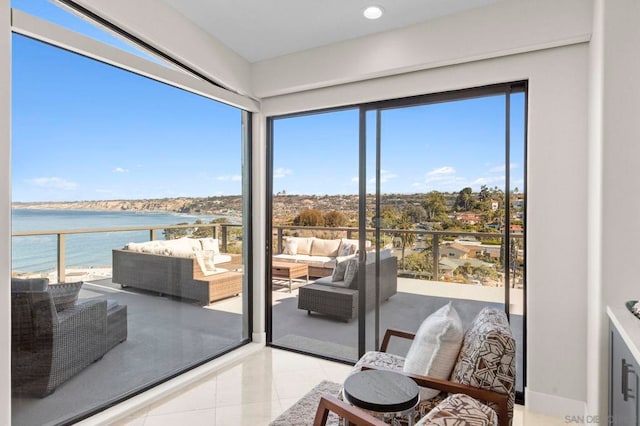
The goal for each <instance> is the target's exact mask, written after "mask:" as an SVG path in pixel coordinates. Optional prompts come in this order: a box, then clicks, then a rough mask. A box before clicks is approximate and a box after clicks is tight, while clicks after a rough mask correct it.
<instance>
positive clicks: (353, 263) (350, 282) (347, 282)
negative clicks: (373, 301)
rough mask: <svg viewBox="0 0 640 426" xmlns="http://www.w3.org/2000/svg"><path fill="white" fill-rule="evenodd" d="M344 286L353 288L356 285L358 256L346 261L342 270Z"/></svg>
mask: <svg viewBox="0 0 640 426" xmlns="http://www.w3.org/2000/svg"><path fill="white" fill-rule="evenodd" d="M344 286H345V287H348V288H351V289H354V288H356V287H357V286H358V258H357V257H353V258H351V259H349V260H348V261H347V269H346V270H345V271H344Z"/></svg>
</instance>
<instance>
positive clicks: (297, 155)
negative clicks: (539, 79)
mask: <svg viewBox="0 0 640 426" xmlns="http://www.w3.org/2000/svg"><path fill="white" fill-rule="evenodd" d="M504 117H505V97H504V96H492V97H485V98H476V99H468V100H461V101H456V102H446V103H438V104H433V105H423V106H417V107H410V108H399V109H390V110H384V111H382V114H381V129H382V133H381V140H382V147H381V189H382V192H386V193H415V192H429V191H433V190H437V191H442V192H457V191H459V190H461V189H462V188H464V187H466V186H470V187H472V188H473V189H474V190H476V191H477V190H479V189H480V187H481V185H487V186H489V187H491V188H492V187H494V186H498V187H499V188H504V185H505V158H504V155H505V154H504V129H505V127H504ZM511 117H512V120H511V139H512V140H511V161H510V163H511V187H512V188H514V187H518V189H519V190H520V191H522V189H523V181H524V167H523V164H524V151H523V145H524V144H523V134H524V130H523V129H524V94H515V95H512V98H511ZM274 139H275V147H274V169H275V173H274V191H276V192H278V191H286V192H287V193H292V194H295V193H299V194H343V193H347V194H356V193H357V192H358V160H357V159H358V111H357V110H355V109H353V110H345V111H336V112H330V113H322V114H313V115H307V116H299V117H294V118H283V119H279V120H276V123H275V126H274ZM374 176H375V112H370V113H368V115H367V184H368V185H367V187H368V190H369V191H371V192H372V191H374V190H375V186H374V183H375V179H374Z"/></svg>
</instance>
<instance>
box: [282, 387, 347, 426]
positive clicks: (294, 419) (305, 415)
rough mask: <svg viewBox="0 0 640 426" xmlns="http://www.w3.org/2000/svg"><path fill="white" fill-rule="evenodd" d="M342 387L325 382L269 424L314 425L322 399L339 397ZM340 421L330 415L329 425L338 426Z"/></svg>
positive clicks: (285, 425)
mask: <svg viewBox="0 0 640 426" xmlns="http://www.w3.org/2000/svg"><path fill="white" fill-rule="evenodd" d="M341 387H342V385H340V384H339V383H334V382H330V381H328V380H323V381H322V382H320V384H318V385H317V386H316V387H314V388H313V389H311V390H310V391H309V392H307V394H306V395H305V396H303V397H302V398H301V399H300V401H298V402H296V403H295V404H293V405H292V406H291V408H289V409H288V410H287V411H285V412H284V413H282V414H281V415H280V416H279V417H278V418H277V419H275V420H274V421H272V422H271V423H269V424H270V425H271V426H291V425H299V426H305V425H309V426H311V425H313V419H314V418H315V416H316V410H317V409H318V404H319V403H320V397H321V396H322V395H324V394H331V395H338V392H340V388H341ZM338 421H339V419H338V416H336V415H335V414H334V413H329V417H328V418H327V425H331V426H337V425H338Z"/></svg>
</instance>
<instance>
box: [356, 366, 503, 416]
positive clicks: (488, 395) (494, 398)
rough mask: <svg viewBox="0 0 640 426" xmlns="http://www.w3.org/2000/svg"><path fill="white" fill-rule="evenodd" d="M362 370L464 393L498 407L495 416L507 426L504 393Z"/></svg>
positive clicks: (441, 381)
mask: <svg viewBox="0 0 640 426" xmlns="http://www.w3.org/2000/svg"><path fill="white" fill-rule="evenodd" d="M362 370H363V371H364V370H388V371H394V372H396V373H400V374H404V375H405V376H407V377H409V378H411V379H412V380H413V381H414V382H416V384H417V385H418V386H422V387H424V388H431V389H437V390H439V391H442V392H447V393H464V394H466V395H469V396H470V397H472V398H475V399H479V400H481V401H485V402H492V403H494V404H496V405H497V406H498V410H497V411H498V412H497V414H498V420H499V424H500V426H507V425H508V424H509V409H508V406H507V402H508V400H509V395H507V394H505V393H499V392H494V391H490V390H487V389H480V388H476V387H473V386H469V385H463V384H461V383H455V382H450V381H448V380H443V379H436V378H435V377H427V376H420V375H418V374H411V373H407V372H404V371H402V372H401V371H398V370H390V369H387V368H380V367H376V366H373V365H363V366H362Z"/></svg>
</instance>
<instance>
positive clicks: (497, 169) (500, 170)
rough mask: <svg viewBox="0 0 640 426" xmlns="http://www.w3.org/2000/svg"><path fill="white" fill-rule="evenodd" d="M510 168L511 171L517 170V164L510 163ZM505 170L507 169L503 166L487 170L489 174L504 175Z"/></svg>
mask: <svg viewBox="0 0 640 426" xmlns="http://www.w3.org/2000/svg"><path fill="white" fill-rule="evenodd" d="M510 167H511V170H513V169H517V168H518V164H517V163H511V165H510ZM506 169H507V168H506V167H505V166H504V164H503V165H501V166H496V167H492V168H490V169H489V173H504V172H505V170H506Z"/></svg>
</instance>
